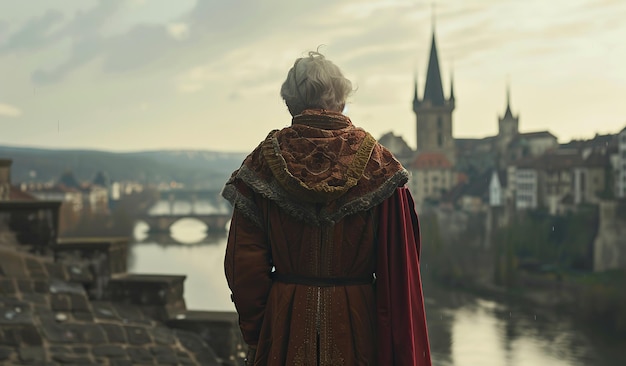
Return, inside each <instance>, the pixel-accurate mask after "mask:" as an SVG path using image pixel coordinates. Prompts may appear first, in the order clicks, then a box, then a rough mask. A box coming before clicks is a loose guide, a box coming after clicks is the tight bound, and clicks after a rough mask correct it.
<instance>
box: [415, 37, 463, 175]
mask: <svg viewBox="0 0 626 366" xmlns="http://www.w3.org/2000/svg"><path fill="white" fill-rule="evenodd" d="M453 84H454V82H453V81H452V80H451V81H450V97H449V98H448V99H446V98H445V97H444V94H443V84H442V82H441V71H440V68H439V56H438V55H437V43H436V41H435V30H434V29H433V36H432V42H431V45H430V58H429V60H428V70H427V72H426V86H425V87H424V95H423V97H422V99H421V100H420V99H419V95H418V90H417V80H416V81H415V93H414V96H413V111H414V112H415V115H416V119H417V154H418V155H419V154H421V153H423V152H438V153H442V154H444V155H445V156H446V158H448V160H449V161H450V162H451V163H452V164H453V165H454V162H455V160H456V156H455V148H454V138H453V137H452V111H454V86H453Z"/></svg>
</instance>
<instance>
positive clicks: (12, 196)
mask: <svg viewBox="0 0 626 366" xmlns="http://www.w3.org/2000/svg"><path fill="white" fill-rule="evenodd" d="M9 200H11V201H36V200H37V198H35V196H33V195H31V194H30V193H28V192H24V191H22V190H21V189H19V188H17V187H14V186H11V191H9Z"/></svg>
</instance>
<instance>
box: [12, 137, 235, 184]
mask: <svg viewBox="0 0 626 366" xmlns="http://www.w3.org/2000/svg"><path fill="white" fill-rule="evenodd" d="M245 156H246V154H245V153H223V152H216V151H201V150H172V151H167V150H162V151H142V152H132V153H113V152H106V151H97V150H51V149H37V148H24V147H8V146H0V158H6V159H12V160H13V166H12V169H11V175H12V181H13V183H20V182H24V181H36V182H50V181H57V180H58V179H59V177H60V176H61V174H62V173H63V172H64V171H66V170H71V171H72V172H73V173H74V176H76V178H77V179H78V180H80V181H92V180H93V179H94V178H95V176H96V174H97V173H98V172H100V171H102V172H104V173H106V174H107V175H108V176H109V178H110V179H111V180H112V181H138V182H142V183H161V182H171V181H172V180H175V181H178V182H182V183H185V184H186V185H188V186H190V187H197V188H218V187H221V186H222V185H223V184H224V182H225V181H226V179H228V177H229V176H230V173H231V172H232V171H233V170H235V169H237V168H238V167H239V165H240V164H241V162H242V161H243V159H244V158H245Z"/></svg>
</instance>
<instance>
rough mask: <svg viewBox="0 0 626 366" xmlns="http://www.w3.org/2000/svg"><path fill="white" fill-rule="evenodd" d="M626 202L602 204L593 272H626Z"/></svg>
mask: <svg viewBox="0 0 626 366" xmlns="http://www.w3.org/2000/svg"><path fill="white" fill-rule="evenodd" d="M623 212H626V202H624V201H602V202H600V228H599V230H598V236H597V237H596V240H595V242H594V250H593V270H594V271H596V272H602V271H607V270H611V269H622V270H626V215H624V214H623Z"/></svg>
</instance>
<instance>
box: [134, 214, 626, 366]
mask: <svg viewBox="0 0 626 366" xmlns="http://www.w3.org/2000/svg"><path fill="white" fill-rule="evenodd" d="M194 221H195V220H192V221H188V222H184V221H182V220H181V222H179V223H177V224H175V227H174V228H173V230H172V235H167V234H165V235H164V234H160V235H149V234H147V232H146V231H145V230H147V229H146V228H145V227H144V228H143V229H145V230H144V231H142V227H141V225H138V227H137V228H136V230H135V234H136V235H137V234H139V236H137V237H136V239H135V243H134V244H132V246H131V250H130V258H129V259H130V263H129V268H130V271H131V272H137V273H162V274H163V273H167V274H185V275H187V280H186V281H185V300H186V303H187V307H188V308H189V309H204V310H220V311H234V306H233V304H232V302H231V301H230V291H229V289H228V287H227V285H226V280H225V278H224V270H223V259H224V250H225V245H226V235H225V234H220V235H215V234H214V235H212V236H211V235H207V233H206V231H205V227H204V225H203V224H202V223H199V222H197V221H196V222H194ZM424 293H425V295H426V308H427V315H428V329H429V336H430V339H431V348H432V354H433V364H434V365H435V366H475V365H481V366H536V365H555V366H583V365H585V366H587V365H597V366H618V365H620V366H621V365H626V352H624V351H623V350H624V346H626V344H624V343H623V342H622V344H621V345H620V344H618V342H617V341H615V340H611V339H608V338H606V337H603V336H602V335H599V334H595V333H593V332H590V331H588V330H584V329H581V328H580V327H579V326H578V325H576V324H574V323H573V322H572V321H571V320H570V319H569V318H567V317H565V316H561V315H559V314H556V313H554V312H552V311H550V310H547V309H542V308H536V307H532V306H530V305H522V304H517V303H503V302H496V301H492V300H486V299H482V298H480V297H477V296H474V295H471V294H469V293H467V292H462V291H458V290H452V289H448V288H442V287H440V286H437V285H434V284H432V283H425V284H424Z"/></svg>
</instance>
